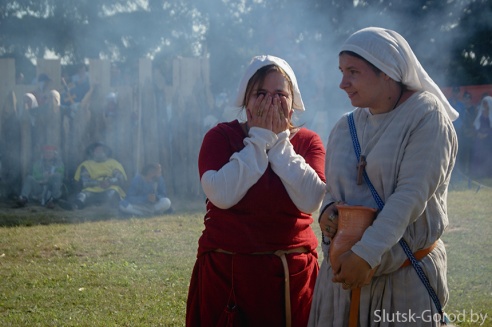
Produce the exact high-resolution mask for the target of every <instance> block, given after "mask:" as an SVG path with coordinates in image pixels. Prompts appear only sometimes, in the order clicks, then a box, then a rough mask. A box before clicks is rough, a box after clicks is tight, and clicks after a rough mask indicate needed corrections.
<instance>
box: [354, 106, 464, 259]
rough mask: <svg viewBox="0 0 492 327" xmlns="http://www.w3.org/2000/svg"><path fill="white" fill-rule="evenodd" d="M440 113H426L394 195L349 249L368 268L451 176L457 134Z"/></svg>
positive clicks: (409, 146)
mask: <svg viewBox="0 0 492 327" xmlns="http://www.w3.org/2000/svg"><path fill="white" fill-rule="evenodd" d="M446 119H447V117H444V116H443V115H442V113H438V112H437V111H435V112H432V113H428V114H427V115H426V117H424V118H423V119H422V120H421V121H420V123H419V124H418V125H417V126H416V127H415V128H414V130H413V131H412V133H411V134H410V136H409V137H410V139H409V140H408V142H407V145H406V148H405V153H404V155H403V159H402V161H401V164H400V168H399V171H398V178H397V185H396V187H395V191H394V192H393V194H392V195H390V196H389V197H388V198H387V199H386V204H385V206H384V208H383V210H382V211H381V212H380V213H379V214H378V217H377V219H376V220H375V221H374V223H373V224H372V226H370V227H369V228H368V229H367V230H366V231H365V233H364V235H363V236H362V239H361V240H360V241H359V242H358V243H356V244H355V245H354V246H353V247H352V251H353V252H354V253H355V254H357V255H358V256H360V257H361V258H362V259H364V260H365V261H367V263H369V265H370V266H371V267H373V268H374V267H376V266H377V265H378V264H380V262H381V257H382V255H383V254H384V253H385V252H386V251H388V250H389V249H390V248H391V247H392V246H394V245H395V244H397V243H398V241H399V240H400V239H401V238H402V236H403V234H404V233H405V230H406V229H407V227H408V226H409V225H410V224H412V223H414V222H415V221H416V220H417V219H418V218H419V217H420V216H421V215H422V214H423V212H424V210H425V208H426V206H427V203H428V201H429V199H430V198H431V197H432V196H433V195H434V194H435V192H436V190H437V188H438V187H439V186H440V185H443V184H444V183H446V181H445V179H446V177H447V176H448V175H449V173H450V171H449V170H450V167H451V168H452V164H450V163H452V162H453V161H454V159H453V157H454V156H455V154H456V150H457V141H456V134H455V132H454V129H453V127H452V126H451V124H447V123H446V122H445V121H443V120H446Z"/></svg>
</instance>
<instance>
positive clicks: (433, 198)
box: [309, 27, 458, 326]
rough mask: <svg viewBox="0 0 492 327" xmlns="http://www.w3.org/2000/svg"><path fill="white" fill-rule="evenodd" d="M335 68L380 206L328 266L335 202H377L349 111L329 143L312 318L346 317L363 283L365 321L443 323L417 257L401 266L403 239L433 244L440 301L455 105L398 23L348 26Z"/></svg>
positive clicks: (325, 322)
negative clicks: (355, 239)
mask: <svg viewBox="0 0 492 327" xmlns="http://www.w3.org/2000/svg"><path fill="white" fill-rule="evenodd" d="M339 68H340V71H341V72H342V80H341V83H340V88H341V89H342V90H344V91H345V92H346V93H347V95H348V97H349V99H350V101H351V103H352V105H353V106H354V107H356V109H355V110H354V111H353V119H354V123H355V124H354V125H355V128H356V131H357V135H358V142H359V144H360V149H361V150H360V154H361V155H363V156H365V158H366V162H365V172H366V173H367V176H368V178H369V180H370V181H371V182H372V184H373V186H374V189H375V191H376V192H377V193H378V194H379V196H380V198H381V199H382V201H383V202H384V207H383V208H382V210H381V209H380V210H379V211H378V215H377V218H376V219H375V220H374V222H373V224H372V226H370V227H369V228H367V229H366V230H365V232H364V234H363V235H362V238H361V239H360V241H358V242H357V243H355V245H353V246H352V248H351V249H350V250H349V251H347V252H345V253H343V254H342V255H340V256H339V257H338V261H337V262H338V264H337V266H332V264H331V262H330V257H329V253H328V251H329V247H330V241H331V240H332V239H333V237H334V236H335V235H336V232H337V227H338V217H337V209H336V204H337V203H339V202H343V203H346V204H349V205H363V206H367V207H373V208H378V205H377V203H376V200H375V198H374V197H373V194H372V193H371V190H370V188H369V186H368V184H367V183H366V182H365V180H362V182H360V181H359V183H360V185H359V183H358V181H357V175H358V169H357V167H358V160H357V156H356V154H355V151H354V146H353V140H352V137H351V132H350V129H349V124H348V120H347V115H348V114H347V115H345V116H344V117H342V118H341V119H340V120H339V121H338V122H337V124H336V125H335V127H334V128H333V130H332V132H331V134H330V136H329V139H328V143H327V148H326V176H327V193H326V196H325V198H324V201H323V204H322V211H321V215H320V219H319V222H320V228H321V230H322V233H323V253H324V260H323V263H322V266H321V269H320V274H319V276H318V279H317V283H316V288H315V294H314V299H313V304H312V307H311V314H310V321H309V326H348V322H349V315H350V304H351V294H352V293H353V292H354V291H355V290H356V289H359V288H360V301H359V303H358V304H359V310H358V315H357V312H355V316H356V319H358V325H359V326H405V325H408V326H436V325H437V326H438V325H439V324H440V317H439V314H438V309H436V305H435V303H434V302H433V300H432V299H431V297H430V295H429V293H428V290H427V288H426V287H425V286H424V284H423V282H422V281H421V279H420V278H419V276H418V274H417V272H416V270H415V269H414V267H412V265H411V264H410V265H407V266H404V267H402V265H403V264H404V263H405V261H406V259H407V255H406V254H405V252H404V251H403V250H402V246H400V244H399V241H400V239H401V238H403V239H404V240H405V241H406V243H407V244H408V246H409V248H410V250H411V251H412V252H413V253H415V252H417V251H419V250H420V251H427V252H429V253H428V254H427V255H425V256H424V257H423V259H422V260H421V261H420V263H419V264H420V266H421V267H422V269H423V271H424V273H425V275H426V276H427V278H428V280H429V283H430V286H431V287H432V289H433V290H434V291H435V293H436V294H437V298H438V299H439V302H440V305H441V306H442V307H444V306H445V304H446V302H447V300H448V287H447V281H446V270H447V267H446V264H447V261H446V251H445V248H444V245H443V243H442V241H441V240H440V237H441V235H442V234H443V232H444V230H445V229H446V227H447V226H448V216H447V205H446V200H447V189H448V184H449V180H450V177H451V172H452V169H453V166H454V163H455V157H456V153H457V147H458V146H457V138H456V133H455V130H454V128H453V124H452V121H453V120H455V119H456V118H457V117H458V114H457V112H456V111H455V110H454V109H453V108H452V107H451V106H450V104H449V102H448V101H447V99H446V98H445V96H444V95H443V94H442V92H441V91H440V90H439V88H438V86H437V85H436V84H435V83H434V82H433V81H432V79H431V78H430V77H429V76H428V74H427V73H426V72H425V70H424V69H423V68H422V66H421V65H420V63H419V61H418V60H417V58H416V57H415V55H414V53H413V51H412V50H411V48H410V46H409V45H408V43H407V42H406V41H405V39H404V38H403V37H402V36H401V35H399V34H398V33H396V32H394V31H391V30H386V29H382V28H374V27H370V28H365V29H362V30H360V31H358V32H356V33H354V34H353V35H351V36H350V37H349V38H348V39H347V40H346V42H345V43H344V44H343V46H342V48H341V52H340V55H339ZM361 169H364V166H362V168H361ZM373 269H375V274H374V276H373V277H372V279H370V282H369V283H367V282H366V280H368V279H367V278H368V276H370V273H371V270H373ZM436 314H437V315H436Z"/></svg>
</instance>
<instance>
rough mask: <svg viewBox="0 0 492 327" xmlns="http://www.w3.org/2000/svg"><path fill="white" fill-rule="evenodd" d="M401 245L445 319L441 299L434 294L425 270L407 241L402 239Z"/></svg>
mask: <svg viewBox="0 0 492 327" xmlns="http://www.w3.org/2000/svg"><path fill="white" fill-rule="evenodd" d="M399 243H400V245H401V247H402V248H403V251H404V252H405V254H406V255H407V257H408V259H409V260H410V262H411V263H412V266H413V267H414V268H415V271H416V272H417V275H419V277H420V280H421V281H422V283H423V284H424V286H425V288H427V291H428V292H429V295H430V297H431V299H432V301H433V302H434V305H435V306H436V309H437V311H438V312H439V314H440V315H441V317H442V318H443V317H444V316H443V314H442V307H441V302H440V301H439V298H438V297H437V294H436V292H434V289H433V288H432V286H431V284H430V282H429V279H428V278H427V276H426V275H425V272H424V270H423V269H422V267H421V266H420V265H419V262H418V261H417V259H416V258H415V256H414V255H413V253H412V250H410V247H409V246H408V244H407V242H405V240H404V239H403V238H402V239H400V242H399Z"/></svg>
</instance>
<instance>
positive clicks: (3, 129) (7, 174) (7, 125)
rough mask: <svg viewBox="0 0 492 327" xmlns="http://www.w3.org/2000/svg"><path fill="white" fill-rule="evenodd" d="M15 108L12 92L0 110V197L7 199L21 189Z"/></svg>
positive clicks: (17, 119) (18, 128)
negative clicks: (0, 166)
mask: <svg viewBox="0 0 492 327" xmlns="http://www.w3.org/2000/svg"><path fill="white" fill-rule="evenodd" d="M18 109H19V108H17V98H16V96H15V93H14V92H13V91H11V92H9V93H8V94H7V96H6V97H5V102H4V103H3V104H2V106H1V108H0V153H1V161H2V169H1V170H0V183H1V186H2V190H0V195H2V196H5V197H7V198H11V197H13V196H14V197H16V196H17V195H18V194H19V191H20V188H21V184H22V182H21V180H22V173H21V169H20V165H19V162H20V154H21V153H20V149H21V130H20V128H21V124H20V117H19V114H18V111H19V110H18Z"/></svg>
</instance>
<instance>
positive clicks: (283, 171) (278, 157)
mask: <svg viewBox="0 0 492 327" xmlns="http://www.w3.org/2000/svg"><path fill="white" fill-rule="evenodd" d="M289 135H290V132H289V131H284V132H282V133H279V134H278V135H277V136H278V141H277V142H276V143H275V144H274V145H273V147H272V148H271V149H270V151H269V152H268V160H269V162H270V165H271V167H272V169H273V171H274V172H275V173H276V174H277V175H278V176H279V177H280V179H281V180H282V183H283V184H284V187H285V189H286V190H287V193H289V196H290V198H291V200H292V202H294V204H295V205H296V207H297V208H298V209H299V210H300V211H302V212H305V213H313V212H314V211H316V210H318V209H319V206H320V204H321V201H322V199H323V196H324V195H325V189H326V185H325V183H324V182H323V181H322V180H321V178H320V176H319V175H318V173H317V172H316V171H315V170H314V169H313V167H311V166H310V165H309V164H308V163H307V162H306V160H305V159H304V158H303V157H302V156H301V155H299V154H297V153H296V152H295V151H294V147H293V146H292V143H291V142H290V140H289ZM309 152H310V153H317V154H319V156H321V162H323V160H324V155H325V151H324V148H323V145H322V143H321V140H320V144H319V146H318V147H317V148H313V149H310V150H309ZM320 169H321V171H323V170H324V166H323V167H320Z"/></svg>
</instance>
